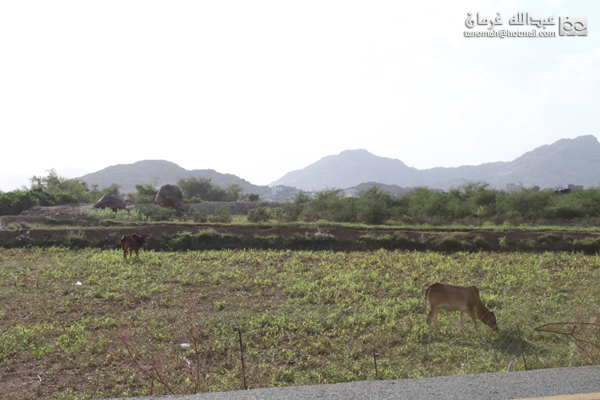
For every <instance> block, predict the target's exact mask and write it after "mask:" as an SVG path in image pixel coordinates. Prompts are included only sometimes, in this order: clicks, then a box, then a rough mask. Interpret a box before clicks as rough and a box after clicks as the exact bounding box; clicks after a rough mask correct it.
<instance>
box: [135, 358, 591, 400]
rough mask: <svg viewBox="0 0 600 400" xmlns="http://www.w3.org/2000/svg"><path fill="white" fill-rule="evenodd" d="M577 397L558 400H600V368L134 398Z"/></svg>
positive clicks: (486, 399)
mask: <svg viewBox="0 0 600 400" xmlns="http://www.w3.org/2000/svg"><path fill="white" fill-rule="evenodd" d="M576 394H588V395H587V396H580V397H578V396H572V397H570V396H566V397H560V398H561V399H573V400H574V399H578V400H579V399H588V400H589V399H593V400H600V366H595V367H572V368H553V369H537V370H533V371H522V372H491V373H486V374H473V375H451V376H440V377H436V378H421V379H397V380H388V381H365V382H349V383H337V384H332V385H314V386H287V387H282V388H268V389H253V390H241V391H235V392H215V393H202V394H195V395H178V396H147V397H137V398H136V400H225V399H227V400H250V399H252V400H254V399H261V400H313V399H315V400H316V399H319V400H326V399H340V400H342V399H343V400H353V399H356V400H359V399H378V400H379V399H382V400H385V399H407V400H432V399H436V400H437V399H442V400H443V399H453V400H457V399H469V400H471V399H482V400H505V399H525V398H528V399H529V398H539V397H548V396H558V395H576ZM558 399H559V398H556V400H558ZM552 400H554V399H552Z"/></svg>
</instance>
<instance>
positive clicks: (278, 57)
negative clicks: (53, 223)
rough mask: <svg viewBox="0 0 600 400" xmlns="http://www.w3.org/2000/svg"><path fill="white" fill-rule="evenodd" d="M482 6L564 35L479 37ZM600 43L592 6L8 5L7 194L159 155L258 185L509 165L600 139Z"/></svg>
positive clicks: (2, 150) (4, 89) (2, 42)
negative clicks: (577, 20)
mask: <svg viewBox="0 0 600 400" xmlns="http://www.w3.org/2000/svg"><path fill="white" fill-rule="evenodd" d="M519 11H522V12H529V14H530V15H531V16H533V17H536V18H544V19H545V18H548V17H550V16H555V22H556V25H554V26H549V27H548V28H547V29H541V28H535V27H532V26H527V25H526V26H521V27H518V26H511V25H509V24H508V21H509V19H510V18H511V17H512V16H513V15H515V14H516V13H517V12H519ZM468 12H471V13H473V14H476V13H477V12H480V15H481V17H482V18H483V17H488V18H495V17H496V13H500V14H501V16H502V20H503V23H504V25H503V26H501V27H499V26H496V27H495V28H494V29H495V30H498V29H499V28H503V29H508V30H513V31H514V30H523V31H531V30H536V31H538V32H540V31H554V32H557V37H554V38H541V37H536V38H522V37H521V38H505V39H501V38H490V37H487V38H472V37H464V32H465V31H468V30H469V29H468V28H467V27H466V26H465V20H466V19H467V13H468ZM560 16H587V17H588V20H589V35H588V36H587V37H563V36H558V22H559V17H560ZM473 30H480V31H483V30H487V29H486V28H485V27H482V26H476V27H475V28H473ZM599 35H600V2H598V1H592V0H589V1H577V0H569V1H560V0H547V1H541V0H540V1H518V0H512V1H510V0H504V1H475V0H473V1H447V0H439V1H410V2H408V1H400V0H396V1H366V0H365V1H348V0H343V1H328V0H318V1H310V0H301V1H286V0H275V1H250V0H244V1H226V0H224V1H199V0H195V1H176V2H173V1H149V0H144V1H127V0H118V1H95V2H91V1H81V0H77V1H2V2H0V57H1V58H0V60H1V62H0V135H1V136H0V137H1V141H0V189H1V190H10V189H13V188H14V187H15V186H17V185H20V184H27V177H30V176H32V175H34V174H36V175H40V174H44V171H46V170H48V169H50V168H55V169H57V170H59V171H61V170H64V169H66V168H83V169H85V171H83V172H80V174H81V173H85V172H94V171H97V170H99V169H102V168H105V167H107V166H109V165H114V164H129V163H133V162H136V161H139V160H144V159H164V160H169V161H172V162H175V163H177V164H179V165H180V166H182V167H184V168H186V169H205V168H210V169H215V170H216V171H218V172H222V173H232V174H235V175H238V176H240V177H241V178H244V179H246V180H249V181H250V182H252V183H255V184H269V183H270V182H273V181H275V180H276V179H278V178H280V177H281V176H282V175H284V174H285V173H287V172H289V171H292V170H296V169H301V168H304V167H305V166H307V165H309V164H311V163H313V162H315V161H317V160H319V159H320V158H322V157H324V156H327V155H331V154H338V153H339V152H341V151H343V150H347V149H357V148H364V149H367V150H368V151H370V152H371V153H373V154H376V155H379V156H384V157H390V158H397V159H400V160H402V161H403V162H404V163H406V164H407V165H409V166H411V167H416V168H419V169H424V168H431V167H436V166H444V167H451V166H459V165H465V164H472V165H473V164H481V163H483V162H490V161H510V160H512V159H514V158H516V157H518V156H519V155H521V154H522V153H524V152H525V151H529V150H532V149H533V148H535V147H538V146H541V145H543V144H549V143H552V142H554V141H556V140H558V139H560V138H574V137H576V136H580V135H586V134H592V135H595V136H597V137H600V136H599V133H598V128H599V127H600V123H599V122H600V109H599V107H598V106H599V105H600V102H599V101H598V96H599V95H600V90H599V89H600V87H599V86H600V85H599V77H600V40H599V39H598V38H599V37H600V36H599ZM64 173H65V175H67V174H69V172H68V171H64ZM75 175H77V173H75Z"/></svg>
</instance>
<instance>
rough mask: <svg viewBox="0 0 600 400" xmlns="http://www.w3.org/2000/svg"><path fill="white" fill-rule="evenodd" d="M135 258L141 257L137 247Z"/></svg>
mask: <svg viewBox="0 0 600 400" xmlns="http://www.w3.org/2000/svg"><path fill="white" fill-rule="evenodd" d="M135 258H137V259H138V260H139V259H140V251H139V250H138V249H135Z"/></svg>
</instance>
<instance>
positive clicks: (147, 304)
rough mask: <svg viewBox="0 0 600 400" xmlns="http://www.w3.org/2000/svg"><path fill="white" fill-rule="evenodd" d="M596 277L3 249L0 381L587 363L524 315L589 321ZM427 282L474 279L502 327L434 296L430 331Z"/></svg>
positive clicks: (311, 378)
mask: <svg viewBox="0 0 600 400" xmlns="http://www.w3.org/2000/svg"><path fill="white" fill-rule="evenodd" d="M599 278H600V257H598V256H596V255H594V256H590V255H583V254H581V253H565V252H553V253H541V254H540V253H538V254H534V253H486V252H481V253H453V254H441V253H436V252H416V251H383V250H382V251H370V252H333V251H318V252H317V251H290V250H284V251H275V250H222V251H202V252H196V251H194V252H192V251H190V252H153V251H142V252H141V253H140V259H139V260H135V259H134V260H133V261H130V262H127V263H124V262H123V258H122V252H121V251H116V250H99V249H84V250H76V251H73V250H68V249H65V248H50V249H37V248H28V249H9V250H6V249H0V397H2V398H6V399H25V398H36V397H40V398H56V399H83V398H109V397H133V396H143V395H148V394H150V393H153V394H169V393H190V392H194V391H208V390H210V391H218V390H219V391H221V390H234V389H243V388H244V377H245V378H246V385H247V386H248V387H251V388H256V387H269V386H283V385H304V384H322V383H335V382H346V381H356V380H370V379H375V378H376V377H380V378H383V379H396V378H418V377H429V376H438V375H448V374H465V373H478V372H497V371H503V370H505V369H506V367H507V365H508V364H509V362H510V361H511V358H512V357H513V356H516V362H515V366H514V368H515V370H522V369H524V367H525V365H524V362H523V359H522V354H521V348H522V349H523V350H524V355H525V360H526V363H527V367H528V368H529V369H534V368H551V367H563V366H579V365H590V364H597V363H600V357H598V354H597V353H593V352H589V351H583V350H582V349H581V348H579V347H577V346H576V345H575V344H574V343H573V342H571V341H570V340H568V338H566V337H565V336H564V335H557V334H552V333H548V332H539V331H535V330H534V328H535V327H538V326H540V325H543V324H546V323H553V322H564V321H582V322H598V314H599V313H600V309H599V305H598V299H600V285H598V284H597V282H598V281H599ZM434 282H447V283H453V284H458V285H468V284H474V285H477V286H478V288H479V289H480V291H481V297H482V300H483V302H484V303H485V304H486V305H487V306H488V307H489V308H490V309H494V310H495V312H496V316H497V319H498V325H499V327H500V330H499V331H498V332H494V331H492V330H491V329H489V328H487V327H485V326H484V325H483V324H481V323H480V324H479V332H478V333H477V334H475V332H474V330H473V326H472V324H471V323H470V320H469V318H467V321H466V324H465V327H464V329H462V330H461V329H460V326H459V322H458V321H459V314H458V313H444V312H441V313H440V316H439V323H440V327H441V328H442V331H441V332H437V331H429V329H428V328H427V326H426V324H425V316H426V312H427V304H426V300H425V289H426V288H427V286H428V285H429V284H431V283H434ZM517 326H518V329H517ZM519 334H520V335H521V338H520V336H519ZM582 334H583V333H582ZM592 334H596V335H597V334H598V332H597V331H596V332H595V333H594V332H592ZM597 337H598V336H596V338H597ZM240 338H241V342H242V345H243V347H244V353H245V358H244V366H243V367H242V362H241V359H240ZM521 339H522V340H521ZM182 344H183V346H182ZM375 362H376V364H377V369H376V368H375Z"/></svg>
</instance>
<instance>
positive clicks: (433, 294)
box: [425, 283, 498, 332]
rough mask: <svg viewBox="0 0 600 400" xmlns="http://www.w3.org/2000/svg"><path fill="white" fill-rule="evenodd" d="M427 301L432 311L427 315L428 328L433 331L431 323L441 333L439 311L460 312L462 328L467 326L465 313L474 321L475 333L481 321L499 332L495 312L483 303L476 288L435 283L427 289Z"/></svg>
mask: <svg viewBox="0 0 600 400" xmlns="http://www.w3.org/2000/svg"><path fill="white" fill-rule="evenodd" d="M425 296H426V297H427V301H428V302H429V307H430V308H431V311H429V314H428V315H427V319H426V321H427V326H429V328H430V329H431V323H432V322H433V324H434V325H435V327H436V329H437V330H438V331H439V330H440V328H439V327H438V324H437V314H438V310H439V309H442V310H446V311H460V327H461V328H462V327H463V326H464V324H465V313H468V314H469V315H470V316H471V319H472V320H473V326H474V327H475V332H477V320H478V319H479V320H481V321H482V322H483V323H484V324H486V325H487V326H489V327H490V328H492V329H493V330H495V331H496V330H498V324H497V323H496V316H495V315H494V312H493V311H490V310H488V309H487V307H486V306H485V305H484V304H483V303H482V302H481V298H480V297H479V289H477V288H476V287H475V286H455V285H449V284H447V283H434V284H433V285H431V286H429V287H428V288H427V291H426V292H425Z"/></svg>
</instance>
